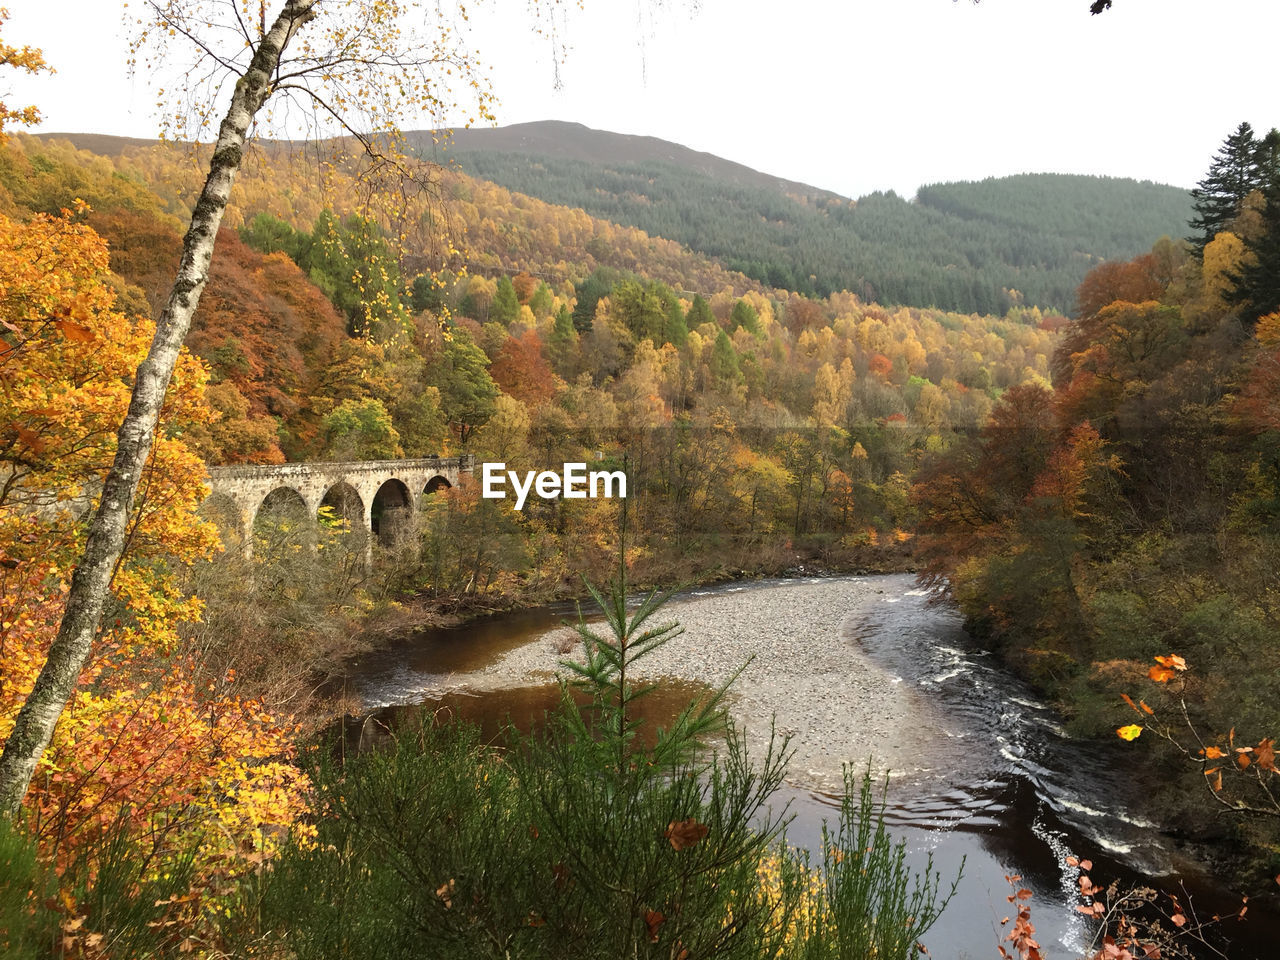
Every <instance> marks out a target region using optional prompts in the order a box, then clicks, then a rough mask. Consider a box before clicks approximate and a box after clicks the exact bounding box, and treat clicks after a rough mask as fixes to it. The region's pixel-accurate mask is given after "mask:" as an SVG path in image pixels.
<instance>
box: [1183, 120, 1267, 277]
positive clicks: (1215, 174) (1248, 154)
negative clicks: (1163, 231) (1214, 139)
mask: <svg viewBox="0 0 1280 960" xmlns="http://www.w3.org/2000/svg"><path fill="white" fill-rule="evenodd" d="M1258 148H1259V143H1258V141H1257V139H1256V138H1255V137H1254V135H1253V127H1251V126H1249V124H1248V123H1241V124H1240V126H1238V127H1236V129H1235V132H1234V133H1232V134H1231V136H1229V137H1227V139H1226V140H1224V141H1223V142H1222V146H1221V147H1220V148H1219V149H1218V153H1217V155H1216V156H1215V157H1214V158H1213V162H1212V163H1211V164H1210V165H1209V173H1208V175H1206V176H1205V178H1204V179H1203V180H1201V181H1200V183H1199V184H1197V186H1196V189H1194V190H1192V191H1191V198H1192V201H1193V204H1192V205H1193V207H1194V208H1195V216H1194V217H1192V219H1191V220H1190V221H1189V225H1190V227H1191V229H1192V231H1193V234H1192V236H1190V237H1187V240H1188V242H1190V243H1191V245H1192V246H1193V247H1194V248H1195V251H1196V255H1197V256H1203V254H1204V248H1205V246H1206V245H1208V243H1209V241H1210V240H1212V239H1213V238H1214V237H1216V236H1217V235H1218V234H1219V233H1221V232H1222V231H1223V230H1226V229H1227V227H1228V226H1229V225H1230V223H1231V221H1232V220H1234V219H1235V218H1236V216H1237V215H1238V214H1239V213H1240V205H1241V204H1242V203H1244V198H1245V197H1247V196H1248V195H1249V193H1250V192H1251V191H1253V190H1259V189H1262V188H1263V187H1264V186H1265V184H1264V182H1263V178H1262V172H1261V169H1260V167H1259V163H1258V161H1259V149H1258Z"/></svg>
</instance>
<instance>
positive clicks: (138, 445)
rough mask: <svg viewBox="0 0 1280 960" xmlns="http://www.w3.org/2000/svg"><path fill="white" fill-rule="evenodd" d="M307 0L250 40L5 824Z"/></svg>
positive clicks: (38, 695)
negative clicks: (248, 147) (249, 142)
mask: <svg viewBox="0 0 1280 960" xmlns="http://www.w3.org/2000/svg"><path fill="white" fill-rule="evenodd" d="M317 2H318V0H286V2H285V5H284V8H283V9H282V10H281V12H280V15H279V17H277V18H276V20H275V22H274V23H273V24H272V25H271V29H270V30H268V31H266V33H265V35H264V36H263V37H262V39H261V40H260V42H259V43H258V46H257V49H256V50H255V51H254V55H253V59H252V61H251V62H250V65H249V69H248V70H247V71H245V74H244V76H242V77H241V78H240V79H239V80H238V81H237V82H236V86H235V92H234V93H233V94H232V98H231V104H230V106H229V107H228V109H227V113H226V116H225V117H224V118H223V120H222V125H221V126H220V127H219V130H218V140H217V143H216V144H215V146H214V150H213V157H212V159H211V160H210V163H209V175H208V177H207V178H206V179H205V183H204V188H203V189H202V190H201V192H200V198H199V200H197V201H196V205H195V209H194V210H193V211H192V214H191V225H190V226H189V227H188V228H187V234H186V237H185V238H184V239H183V245H182V259H181V261H180V263H179V266H178V276H177V278H176V279H175V280H174V283H173V289H172V290H171V291H170V293H169V300H168V302H167V303H166V304H165V308H164V311H163V312H162V313H161V314H160V319H159V320H158V321H157V322H156V333H155V338H154V339H153V340H152V341H151V348H150V350H149V351H148V353H147V358H146V359H145V360H144V361H143V362H142V364H141V365H140V366H139V367H138V373H137V378H136V379H135V381H134V385H133V396H132V399H131V400H130V402H129V410H128V413H127V414H126V415H125V418H124V421H123V422H122V423H121V424H120V431H119V434H118V441H117V447H116V456H115V462H114V463H113V464H112V466H111V471H110V472H109V473H108V474H107V478H106V481H105V483H104V484H103V488H102V497H101V499H100V500H99V502H98V509H97V511H96V512H95V514H94V517H93V520H92V522H91V523H90V525H89V532H88V539H87V540H86V542H85V547H84V554H83V555H82V556H81V558H80V562H79V564H78V565H77V566H76V570H75V573H74V575H73V576H72V578H71V588H70V591H69V592H68V594H67V607H66V611H65V612H64V613H63V615H62V622H61V624H60V625H59V628H58V635H57V637H56V638H55V639H54V641H53V645H52V646H51V647H50V648H49V655H48V658H47V659H46V661H45V664H44V667H43V669H41V671H40V675H39V677H38V678H37V679H36V683H35V686H34V687H33V688H32V690H31V693H30V694H29V695H28V697H27V699H26V702H25V703H24V704H23V706H22V709H21V711H19V713H18V716H17V719H16V720H15V722H14V726H13V731H12V732H11V733H10V734H9V738H8V740H7V741H6V742H5V745H4V753H3V755H0V816H7V817H10V818H12V817H13V816H14V815H15V814H16V813H17V812H18V810H19V809H20V807H21V805H22V801H23V799H24V798H25V796H26V794H27V789H28V787H29V786H30V783H31V778H32V777H33V776H34V774H35V770H36V765H37V764H38V763H39V762H40V758H41V756H43V754H44V751H45V749H46V748H47V747H48V745H49V741H50V739H51V738H52V737H53V731H54V728H55V727H56V726H57V723H58V718H59V717H60V716H61V715H62V711H63V708H64V707H65V706H66V705H67V702H68V701H69V700H70V699H71V695H72V693H73V692H74V691H75V687H76V683H77V682H78V680H79V678H80V672H81V670H83V669H84V666H85V663H86V662H87V661H88V659H89V654H90V652H91V650H92V647H93V640H94V637H95V635H96V634H97V631H98V621H99V620H100V619H101V617H102V608H103V604H104V602H105V599H106V595H107V591H108V589H109V588H110V585H111V572H112V570H113V569H114V568H115V565H116V562H117V561H118V560H119V558H120V553H121V551H122V550H123V548H124V538H125V530H126V526H127V523H128V520H129V514H130V511H131V510H132V508H133V500H134V496H135V494H136V493H137V489H138V480H139V478H140V477H141V476H142V469H143V466H144V465H145V464H146V461H147V456H148V455H149V454H150V452H151V444H152V440H153V439H154V437H155V430H156V423H157V420H158V419H159V416H160V408H161V406H162V404H163V403H164V396H165V391H166V390H167V389H168V387H169V380H170V378H171V377H172V376H173V369H174V365H175V364H176V363H177V360H178V351H179V350H180V349H181V347H182V342H183V340H185V339H186V336H187V330H188V328H189V327H190V326H191V318H192V316H193V315H194V314H195V311H196V305H197V304H198V303H199V302H200V294H201V293H202V292H203V291H204V285H205V281H206V280H207V279H208V276H209V264H210V262H211V260H212V259H213V246H214V241H215V239H216V238H217V236H218V227H219V225H220V224H221V223H222V214H223V212H224V211H225V210H226V206H227V200H228V198H229V197H230V196H231V185H232V183H233V182H234V180H235V177H236V173H237V172H238V171H239V169H240V163H241V157H242V155H243V151H244V144H245V137H246V134H247V132H248V129H249V124H250V123H251V122H252V121H253V118H254V115H255V114H257V112H258V110H259V109H261V107H262V105H263V104H264V103H265V102H266V101H267V98H268V97H270V96H271V93H272V87H271V78H272V75H273V74H274V73H275V71H276V68H277V66H278V64H279V63H280V57H281V54H282V53H283V51H284V48H285V46H286V45H287V44H288V42H289V40H290V39H291V38H292V36H293V34H294V33H295V32H296V31H297V30H298V29H299V28H300V27H301V26H302V25H303V24H305V23H306V22H307V21H308V20H310V19H311V18H312V17H314V16H315V11H314V9H313V8H314V7H315V5H316V3H317Z"/></svg>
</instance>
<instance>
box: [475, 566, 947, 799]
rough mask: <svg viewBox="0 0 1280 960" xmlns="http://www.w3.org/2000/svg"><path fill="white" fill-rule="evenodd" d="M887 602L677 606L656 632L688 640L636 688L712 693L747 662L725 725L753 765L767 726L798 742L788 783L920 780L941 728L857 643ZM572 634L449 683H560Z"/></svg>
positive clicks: (653, 663) (752, 599)
mask: <svg viewBox="0 0 1280 960" xmlns="http://www.w3.org/2000/svg"><path fill="white" fill-rule="evenodd" d="M884 599H885V597H884V590H883V589H881V587H880V586H878V585H877V582H876V581H868V580H864V579H861V578H856V577H854V578H839V579H830V580H809V581H801V582H797V583H783V584H778V585H775V586H751V587H749V588H738V589H733V588H730V589H727V590H726V589H720V590H715V591H707V592H704V593H703V594H702V595H699V594H698V593H695V594H693V595H691V596H688V597H682V598H680V599H678V600H673V601H672V602H670V603H669V604H667V606H666V607H664V608H663V609H662V610H661V611H659V614H658V615H657V617H655V620H654V621H653V622H656V623H667V622H671V621H676V622H678V623H679V624H680V625H681V626H682V627H683V628H684V632H683V633H682V634H680V635H679V636H677V637H676V638H675V639H673V640H671V641H670V642H669V643H667V644H665V645H664V646H662V647H660V648H659V649H658V650H656V651H654V652H653V653H651V654H650V655H649V656H647V657H645V658H644V659H643V660H641V661H639V663H638V664H637V665H636V666H637V670H636V672H637V674H638V675H639V678H644V679H649V680H653V679H658V678H662V677H677V678H680V679H684V680H694V681H699V682H702V683H705V684H707V685H709V686H712V687H719V686H720V685H722V684H723V683H725V682H726V681H727V680H728V679H729V678H730V677H731V676H732V675H733V672H734V671H735V670H736V669H738V667H740V666H742V664H744V663H746V662H747V661H748V660H750V663H749V664H748V666H747V667H746V669H745V670H743V672H742V675H741V676H740V677H739V678H738V680H737V682H736V683H735V684H734V685H733V687H732V688H731V694H732V695H733V702H732V704H731V707H730V713H731V715H732V716H733V718H734V721H735V723H737V724H738V725H739V726H740V727H743V728H744V729H745V730H746V733H747V742H748V746H749V748H750V750H751V753H752V755H754V756H756V757H757V758H759V757H762V756H763V754H764V749H763V748H764V745H765V744H766V743H767V741H768V736H769V724H770V719H771V718H772V719H773V721H774V723H775V724H776V728H777V731H778V732H779V733H782V734H789V735H791V736H792V741H791V746H792V748H793V749H794V751H795V754H794V756H793V757H792V760H791V763H790V766H789V768H788V770H789V776H788V779H789V780H790V781H791V782H792V783H794V784H796V785H799V786H805V787H809V788H813V789H817V790H828V791H838V790H839V789H840V787H841V785H842V782H843V781H842V772H841V770H842V765H843V764H844V763H846V762H848V763H853V764H855V765H856V766H857V767H859V768H861V767H862V766H863V765H865V764H866V762H867V760H868V758H871V760H872V766H873V770H875V771H876V772H877V774H879V773H882V772H883V771H885V770H886V769H887V770H889V771H891V772H892V773H893V774H894V778H895V779H898V778H899V777H901V776H903V775H906V776H907V777H909V778H910V777H911V776H912V775H913V774H915V773H917V772H919V770H918V768H917V763H916V760H915V759H914V755H915V753H916V751H917V750H918V744H919V742H920V738H921V737H922V736H928V735H929V730H930V729H931V728H935V727H936V724H937V721H936V718H935V717H934V716H933V711H932V710H931V709H930V708H929V705H928V704H927V703H926V702H924V701H923V700H922V698H921V697H920V695H919V694H918V693H917V692H916V691H915V690H914V689H912V688H910V687H909V686H908V685H907V684H904V683H902V682H901V680H900V679H898V678H897V677H894V676H893V675H892V674H890V673H888V672H886V671H885V670H883V669H882V668H881V667H879V666H877V665H876V664H874V663H872V662H871V661H870V659H869V658H868V657H867V656H866V655H865V654H864V653H863V652H862V651H861V650H860V649H859V648H858V646H857V642H856V641H855V640H854V639H853V637H854V634H855V632H856V626H857V624H858V622H859V620H860V618H861V617H862V615H863V614H864V612H865V611H866V610H868V609H869V608H870V606H871V605H873V604H876V603H879V602H882V601H883V600H884ZM573 639H575V634H574V633H573V632H572V631H571V630H569V629H568V628H559V629H556V630H552V631H549V632H548V633H546V634H543V635H542V636H541V637H539V638H537V639H536V640H534V641H532V642H530V643H528V644H526V645H524V646H522V647H519V648H517V649H516V650H513V651H511V652H510V653H508V654H506V655H505V656H504V657H503V658H502V659H500V660H498V661H497V662H496V663H494V664H492V665H491V666H489V667H487V668H485V669H483V670H479V671H476V672H474V673H467V674H455V675H453V677H452V678H451V679H452V680H454V681H455V682H456V683H457V684H458V685H460V686H464V687H467V688H470V689H472V690H476V691H481V690H494V689H502V688H506V687H514V686H523V685H527V684H531V683H539V682H547V681H548V680H551V679H553V678H554V677H555V676H556V675H557V674H559V673H563V672H564V671H563V668H561V667H560V666H559V661H560V660H563V659H565V657H566V654H564V653H563V652H562V651H563V650H564V649H565V645H566V643H567V642H569V641H572V640H573Z"/></svg>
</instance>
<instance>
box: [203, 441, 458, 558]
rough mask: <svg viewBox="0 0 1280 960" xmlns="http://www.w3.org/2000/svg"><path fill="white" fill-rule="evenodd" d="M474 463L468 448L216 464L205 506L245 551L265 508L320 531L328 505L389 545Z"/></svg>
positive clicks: (371, 537) (249, 548)
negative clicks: (420, 455) (457, 453)
mask: <svg viewBox="0 0 1280 960" xmlns="http://www.w3.org/2000/svg"><path fill="white" fill-rule="evenodd" d="M473 466H474V458H472V457H470V456H464V457H428V458H426V459H422V460H367V461H361V462H356V463H327V462H313V463H281V464H261V465H258V464H253V465H243V466H230V467H210V468H209V488H210V490H209V496H208V498H207V499H206V500H205V503H204V507H203V508H202V509H203V510H204V512H205V513H206V515H208V516H210V518H211V519H214V520H216V521H218V522H219V525H220V526H223V527H224V528H226V529H228V532H230V533H232V535H233V536H235V537H236V538H237V539H238V540H239V543H240V545H241V547H242V549H243V550H244V553H245V555H246V556H248V555H249V554H250V553H251V552H252V550H253V539H254V536H253V535H254V524H255V522H256V521H257V520H258V518H259V515H260V514H262V513H263V512H264V509H265V510H266V511H270V512H274V513H281V514H287V515H291V516H293V517H296V518H299V519H303V518H305V520H306V522H307V523H308V524H309V528H310V529H311V530H312V531H314V530H315V529H316V527H317V525H318V523H319V517H320V511H321V509H322V508H326V507H327V508H329V509H330V510H331V511H332V516H334V517H335V518H340V519H343V520H345V521H346V522H347V523H348V524H350V526H351V528H352V529H353V530H359V531H362V532H363V533H365V534H367V535H368V541H369V542H370V544H371V543H372V541H373V540H375V539H376V540H377V541H378V542H380V543H382V544H384V545H390V544H393V543H395V542H396V540H397V539H398V538H399V537H400V536H401V535H402V534H405V533H407V532H408V531H410V530H411V529H412V519H413V516H414V514H415V513H416V511H417V510H418V509H419V508H420V507H421V506H422V504H423V503H424V502H425V498H427V497H429V496H430V495H431V494H433V493H435V492H436V491H438V490H440V489H443V488H446V487H452V486H455V485H456V484H457V483H458V481H459V479H460V478H461V476H462V474H464V473H467V474H469V473H471V471H472V468H473ZM230 546H231V545H230V544H228V547H230Z"/></svg>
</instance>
